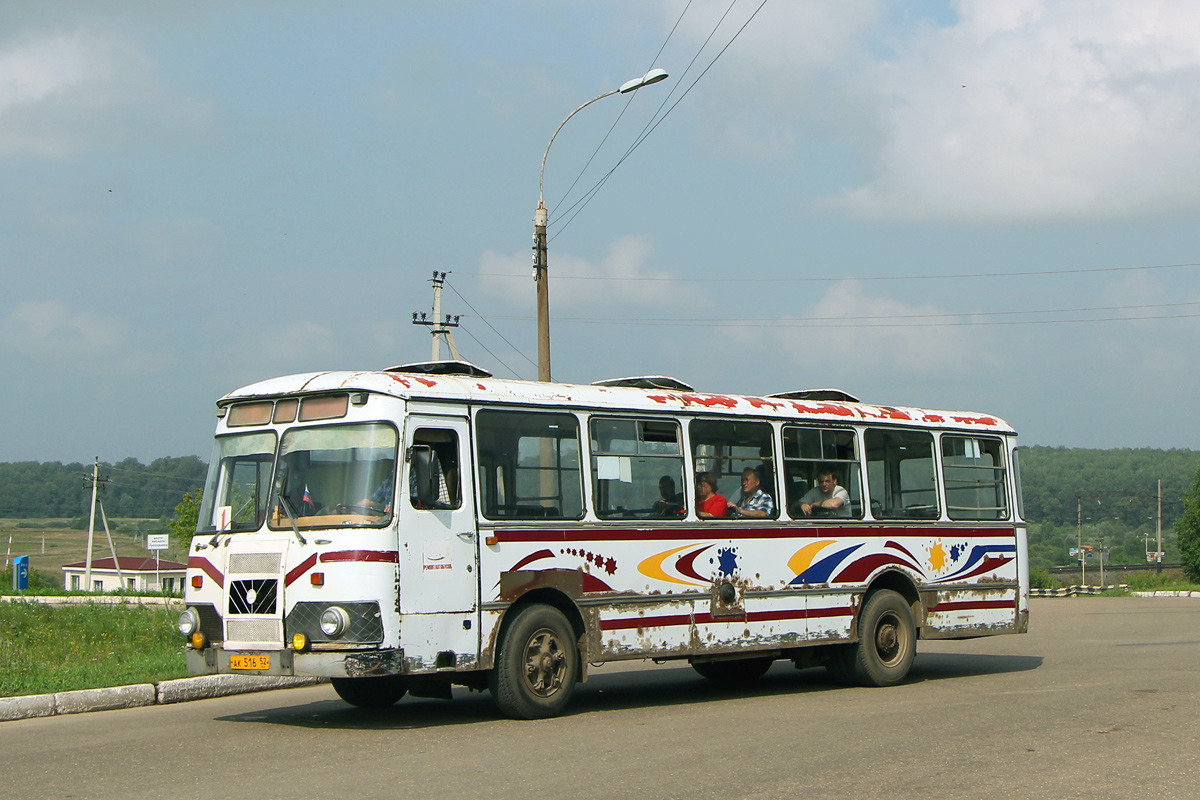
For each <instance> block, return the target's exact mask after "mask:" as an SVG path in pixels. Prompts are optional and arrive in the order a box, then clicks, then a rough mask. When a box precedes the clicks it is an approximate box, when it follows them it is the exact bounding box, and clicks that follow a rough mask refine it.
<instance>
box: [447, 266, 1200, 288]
mask: <svg viewBox="0 0 1200 800" xmlns="http://www.w3.org/2000/svg"><path fill="white" fill-rule="evenodd" d="M1189 267H1200V262H1192V263H1186V264H1143V265H1138V266H1132V267H1084V268H1079V269H1047V270H1022V271H1017V272H961V273H949V274H941V275H832V276H825V275H822V276H817V277H792V278H759V277H742V278H680V277H672V276H666V277H661V276H647V277H634V278H629V277H617V276H603V275H561V274H560V275H555V276H554V279H555V280H556V281H605V282H608V283H651V282H656V281H657V282H674V283H836V282H838V281H861V282H863V283H868V282H879V281H940V280H960V279H968V278H1028V277H1041V276H1043V275H1089V274H1098V273H1111V272H1137V271H1140V270H1160V269H1186V268H1189ZM458 274H459V275H477V276H483V277H488V278H524V279H528V278H529V275H528V274H526V273H521V274H517V273H510V272H459V273H458Z"/></svg>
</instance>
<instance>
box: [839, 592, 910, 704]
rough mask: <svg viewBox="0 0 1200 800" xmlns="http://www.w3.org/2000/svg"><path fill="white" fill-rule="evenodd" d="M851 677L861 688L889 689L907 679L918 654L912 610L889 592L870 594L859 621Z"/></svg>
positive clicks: (904, 601)
mask: <svg viewBox="0 0 1200 800" xmlns="http://www.w3.org/2000/svg"><path fill="white" fill-rule="evenodd" d="M858 632H859V639H858V645H857V647H856V648H855V651H856V652H855V653H854V660H853V665H854V677H855V678H857V680H858V683H859V684H861V685H862V686H892V685H894V684H897V683H900V681H902V680H904V679H905V678H906V677H908V671H909V669H911V668H912V662H913V658H914V657H915V656H916V653H917V627H916V625H915V624H914V622H913V613H912V607H910V606H909V604H908V602H907V601H906V600H905V599H904V598H903V597H901V596H900V595H899V594H897V593H896V592H893V591H892V590H891V589H880V590H879V591H877V592H874V593H872V594H871V595H870V596H869V597H868V598H867V602H866V603H864V604H863V608H862V612H861V613H860V614H859V617H858Z"/></svg>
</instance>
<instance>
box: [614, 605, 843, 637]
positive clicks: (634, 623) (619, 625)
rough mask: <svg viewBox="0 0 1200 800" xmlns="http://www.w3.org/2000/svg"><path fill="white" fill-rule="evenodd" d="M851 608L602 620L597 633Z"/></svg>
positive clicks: (811, 615) (812, 615)
mask: <svg viewBox="0 0 1200 800" xmlns="http://www.w3.org/2000/svg"><path fill="white" fill-rule="evenodd" d="M852 616H854V609H853V608H852V607H850V606H846V607H844V608H814V609H803V608H797V609H790V610H784V611H753V612H751V613H749V614H744V615H741V616H728V617H725V616H722V617H714V616H713V615H712V614H709V613H707V612H705V613H703V614H696V615H695V616H693V615H691V614H666V615H662V616H658V617H634V618H624V619H602V620H600V630H604V631H615V630H630V629H632V628H670V627H674V626H678V625H691V624H692V623H693V622H695V624H697V625H709V624H712V623H718V622H774V621H777V620H784V619H817V618H820V617H852Z"/></svg>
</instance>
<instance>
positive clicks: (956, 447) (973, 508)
mask: <svg viewBox="0 0 1200 800" xmlns="http://www.w3.org/2000/svg"><path fill="white" fill-rule="evenodd" d="M1002 454H1003V442H1001V441H1000V440H999V439H981V438H976V437H974V436H951V435H949V434H945V435H943V436H942V479H943V481H945V484H946V514H947V515H948V516H949V517H950V519H964V520H988V519H1008V492H1007V491H1005V488H1004V487H1005V485H1006V480H1005V474H1004V456H1003V455H1002Z"/></svg>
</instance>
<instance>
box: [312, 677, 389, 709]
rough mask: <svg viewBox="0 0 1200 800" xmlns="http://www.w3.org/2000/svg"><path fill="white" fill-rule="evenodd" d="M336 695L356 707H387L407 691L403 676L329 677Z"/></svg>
mask: <svg viewBox="0 0 1200 800" xmlns="http://www.w3.org/2000/svg"><path fill="white" fill-rule="evenodd" d="M330 683H332V684H333V690H334V691H335V692H337V695H338V697H340V698H342V699H343V700H345V701H346V702H347V703H349V704H350V705H352V706H356V707H358V708H388V707H389V706H392V705H395V703H396V701H398V700H399V699H400V698H401V697H404V695H405V694H406V693H407V692H408V684H407V683H405V682H404V679H403V678H398V677H391V676H380V677H372V678H330Z"/></svg>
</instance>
